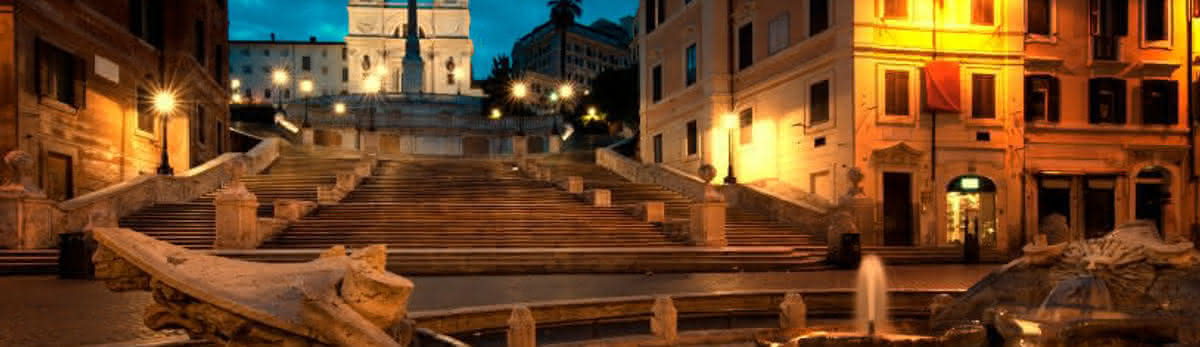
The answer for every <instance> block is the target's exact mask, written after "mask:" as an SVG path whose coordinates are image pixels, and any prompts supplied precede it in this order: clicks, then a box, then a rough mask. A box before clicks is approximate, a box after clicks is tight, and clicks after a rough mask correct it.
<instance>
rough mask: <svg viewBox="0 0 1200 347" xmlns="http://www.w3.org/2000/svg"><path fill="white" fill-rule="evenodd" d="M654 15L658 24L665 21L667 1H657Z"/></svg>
mask: <svg viewBox="0 0 1200 347" xmlns="http://www.w3.org/2000/svg"><path fill="white" fill-rule="evenodd" d="M654 13H655V17H656V18H657V20H658V23H659V24H662V22H665V21H667V0H658V9H657V10H656V11H654Z"/></svg>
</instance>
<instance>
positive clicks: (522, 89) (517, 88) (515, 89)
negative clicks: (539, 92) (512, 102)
mask: <svg viewBox="0 0 1200 347" xmlns="http://www.w3.org/2000/svg"><path fill="white" fill-rule="evenodd" d="M512 95H513V97H515V98H518V99H521V98H524V97H525V96H526V95H529V87H528V86H526V85H525V83H521V82H517V83H514V84H513V86H512Z"/></svg>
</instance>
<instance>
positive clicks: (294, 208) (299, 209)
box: [273, 199, 316, 222]
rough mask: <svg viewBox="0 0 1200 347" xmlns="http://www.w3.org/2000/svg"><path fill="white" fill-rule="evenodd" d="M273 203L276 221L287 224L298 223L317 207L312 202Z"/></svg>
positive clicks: (285, 200)
mask: <svg viewBox="0 0 1200 347" xmlns="http://www.w3.org/2000/svg"><path fill="white" fill-rule="evenodd" d="M273 203H274V210H275V219H279V220H282V221H286V222H295V221H298V220H300V218H304V216H305V215H307V214H308V212H309V211H312V209H313V208H315V207H316V206H315V204H313V203H312V202H311V201H304V200H294V199H276V200H275V201H274V202H273Z"/></svg>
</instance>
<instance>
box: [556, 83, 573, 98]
mask: <svg viewBox="0 0 1200 347" xmlns="http://www.w3.org/2000/svg"><path fill="white" fill-rule="evenodd" d="M574 95H575V87H572V86H571V85H570V84H563V85H562V86H561V87H558V96H559V97H560V98H563V99H570V98H571V97H572V96H574Z"/></svg>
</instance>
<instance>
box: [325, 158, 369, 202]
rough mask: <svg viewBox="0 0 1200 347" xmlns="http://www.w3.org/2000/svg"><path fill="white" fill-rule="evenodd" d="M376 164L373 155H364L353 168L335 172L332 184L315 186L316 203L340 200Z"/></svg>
mask: <svg viewBox="0 0 1200 347" xmlns="http://www.w3.org/2000/svg"><path fill="white" fill-rule="evenodd" d="M378 164H379V160H378V159H377V158H376V157H375V156H371V155H365V156H364V157H363V159H362V160H361V161H360V162H359V163H358V165H356V166H355V167H354V169H352V170H349V171H343V172H338V173H336V174H335V175H336V181H334V184H332V185H321V186H317V188H316V189H317V204H319V205H330V204H336V203H338V202H339V201H342V199H345V198H346V196H347V195H350V192H352V191H354V189H356V188H358V185H359V184H361V183H362V181H363V180H364V179H366V178H367V177H368V176H371V172H372V171H374V170H375V167H376V166H377V165H378Z"/></svg>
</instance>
